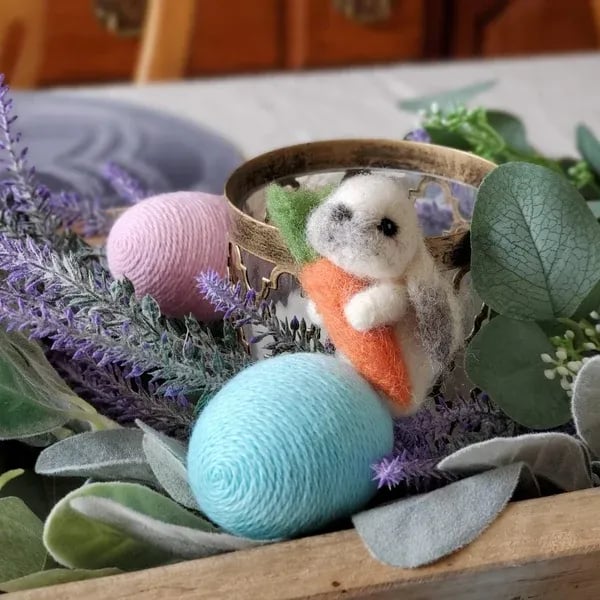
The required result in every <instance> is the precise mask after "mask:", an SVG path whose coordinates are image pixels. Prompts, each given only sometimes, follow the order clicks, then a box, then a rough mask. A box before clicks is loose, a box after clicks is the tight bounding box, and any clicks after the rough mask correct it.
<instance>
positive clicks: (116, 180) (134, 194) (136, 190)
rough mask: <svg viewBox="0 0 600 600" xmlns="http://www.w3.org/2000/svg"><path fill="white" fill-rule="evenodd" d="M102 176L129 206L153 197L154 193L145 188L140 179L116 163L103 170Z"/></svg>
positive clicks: (110, 163)
mask: <svg viewBox="0 0 600 600" xmlns="http://www.w3.org/2000/svg"><path fill="white" fill-rule="evenodd" d="M102 174H103V175H104V177H106V179H107V181H108V182H109V183H110V184H111V185H112V187H113V188H114V190H115V192H117V194H119V196H120V197H121V198H122V199H123V200H125V202H128V203H129V204H137V203H138V202H139V201H140V200H143V199H144V198H148V197H149V196H152V195H153V193H152V192H150V191H149V190H147V189H145V188H144V186H143V185H142V183H141V182H140V181H139V180H138V179H136V178H135V177H133V175H131V173H129V172H128V171H126V170H125V169H124V168H123V167H121V166H120V165H118V164H117V163H115V162H109V163H107V164H106V165H105V166H104V169H103V170H102Z"/></svg>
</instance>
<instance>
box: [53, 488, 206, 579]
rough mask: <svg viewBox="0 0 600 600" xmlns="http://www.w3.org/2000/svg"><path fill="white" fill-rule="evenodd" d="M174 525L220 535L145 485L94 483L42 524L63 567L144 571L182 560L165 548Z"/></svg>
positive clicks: (74, 494) (68, 498) (67, 498)
mask: <svg viewBox="0 0 600 600" xmlns="http://www.w3.org/2000/svg"><path fill="white" fill-rule="evenodd" d="M86 507H87V508H86ZM90 507H91V508H90ZM151 525H152V526H151ZM170 527H175V528H176V529H177V534H178V535H183V534H182V531H187V530H188V529H191V530H192V531H193V532H203V533H216V532H217V530H216V528H215V527H213V526H212V525H211V524H210V523H209V522H208V521H206V520H205V519H202V518H201V517H199V516H197V515H195V514H193V513H191V512H189V511H188V510H186V509H185V508H183V507H182V506H179V505H178V504H177V503H175V502H173V500H171V499H170V498H167V497H165V496H163V495H161V494H158V493H157V492H155V491H153V490H151V489H149V488H147V487H144V486H142V485H139V484H136V483H120V482H110V483H90V484H87V485H84V486H83V487H81V488H79V489H77V490H75V491H74V492H71V493H70V494H68V495H67V496H65V497H64V498H63V499H62V500H60V501H59V502H58V504H56V506H55V507H54V508H53V509H52V512H51V513H50V515H49V516H48V518H47V519H46V523H45V525H44V544H45V546H46V548H47V550H48V551H49V552H50V554H51V555H52V557H53V558H54V559H55V560H56V561H57V562H58V563H59V564H61V565H63V566H66V567H69V568H76V569H102V568H106V567H116V568H119V569H123V570H125V571H128V570H135V569H143V568H147V567H153V566H157V565H161V564H165V563H168V562H171V561H172V560H174V559H175V558H177V557H178V556H179V555H178V554H176V553H174V551H173V549H172V548H168V547H167V546H166V545H165V544H166V542H165V541H164V540H165V539H166V538H165V535H166V534H165V533H164V531H162V530H163V529H165V528H166V529H167V530H168V529H169V528H170ZM157 529H158V530H160V531H157ZM180 530H182V531H180ZM172 537H177V536H176V535H175V534H174V535H173V536H172ZM181 539H183V538H181ZM182 543H183V542H182Z"/></svg>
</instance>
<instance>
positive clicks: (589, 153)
mask: <svg viewBox="0 0 600 600" xmlns="http://www.w3.org/2000/svg"><path fill="white" fill-rule="evenodd" d="M575 137H576V140H577V150H579V153H580V154H581V156H582V157H583V158H584V159H585V160H586V161H587V162H588V164H589V165H590V167H592V169H593V171H594V172H595V173H596V175H598V177H600V141H599V140H598V138H597V137H596V136H595V135H594V133H593V132H592V130H591V129H590V128H589V127H586V126H585V125H578V126H577V129H576V131H575Z"/></svg>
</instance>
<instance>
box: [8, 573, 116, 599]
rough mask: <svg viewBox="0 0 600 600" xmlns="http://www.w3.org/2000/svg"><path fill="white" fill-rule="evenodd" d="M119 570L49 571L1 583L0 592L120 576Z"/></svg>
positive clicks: (20, 590)
mask: <svg viewBox="0 0 600 600" xmlns="http://www.w3.org/2000/svg"><path fill="white" fill-rule="evenodd" d="M119 573H121V571H119V569H96V570H89V569H49V570H47V571H38V572H37V573H31V574H30V575H24V576H23V577H19V578H17V579H11V580H10V581H5V582H4V583H0V592H9V593H10V592H22V591H24V590H32V589H36V588H42V587H48V586H51V585H58V584H59V583H71V582H73V581H84V580H86V579H97V578H99V577H108V576H109V575H118V574H119Z"/></svg>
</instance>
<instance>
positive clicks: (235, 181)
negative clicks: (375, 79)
mask: <svg viewBox="0 0 600 600" xmlns="http://www.w3.org/2000/svg"><path fill="white" fill-rule="evenodd" d="M495 167H496V165H495V164H494V163H492V162H490V161H488V160H486V159H484V158H481V157H479V156H476V155H474V154H471V153H469V152H464V151H462V150H456V149H454V148H447V147H445V146H437V145H435V144H424V143H419V142H412V141H406V140H392V139H385V138H371V139H358V138H356V139H337V140H322V141H317V142H307V143H303V144H295V145H291V146H285V147H282V148H277V149H275V150H271V151H269V152H265V153H263V154H260V155H258V156H255V157H254V158H251V159H250V160H248V161H246V162H245V163H243V164H242V165H240V166H239V167H238V168H237V169H235V171H233V173H232V174H231V175H230V176H229V178H228V180H227V182H226V184H225V198H226V199H227V202H228V209H229V213H230V217H231V221H232V227H231V234H230V236H231V240H232V242H233V243H235V244H237V245H239V246H240V247H241V248H243V249H244V250H246V251H248V252H251V253H252V254H254V255H256V256H258V257H259V258H262V259H263V260H267V261H269V262H271V263H274V264H277V265H279V266H280V267H282V268H283V269H285V270H286V271H289V272H290V273H294V272H295V270H296V264H295V262H294V260H293V259H292V257H291V256H290V254H289V251H288V250H287V247H286V246H285V244H284V243H283V240H282V239H281V237H280V235H279V232H278V230H277V228H276V227H274V226H272V225H269V224H267V223H264V222H262V221H259V220H258V219H255V218H254V217H251V216H250V215H248V214H246V213H245V212H244V211H243V210H242V209H241V208H240V207H241V205H242V204H243V202H244V201H245V200H246V199H247V198H248V197H249V196H250V194H251V193H253V192H254V191H256V190H257V189H259V188H261V187H263V186H265V185H268V184H269V183H272V182H273V181H275V180H278V179H281V178H283V177H290V178H294V177H301V176H303V175H307V174H310V173H316V172H319V171H321V172H327V171H332V170H337V171H339V170H344V169H353V168H354V169H360V168H394V169H398V170H406V171H415V172H419V173H423V174H425V175H431V176H435V177H445V178H447V179H451V180H454V181H457V182H461V183H465V184H467V185H472V186H474V187H478V186H479V185H480V183H481V182H482V180H483V178H484V177H485V176H486V175H487V174H488V173H489V172H490V171H492V170H493V169H494V168H495ZM468 236H469V232H468V231H466V230H462V231H459V232H456V233H452V234H448V235H444V236H432V237H428V238H427V240H426V241H427V245H428V247H429V249H430V251H431V252H432V254H434V256H436V258H439V259H440V261H441V262H442V263H445V264H446V265H447V266H461V265H459V264H457V262H458V263H464V260H459V261H456V260H455V258H454V254H455V253H454V252H453V250H456V249H458V250H459V251H460V252H462V254H464V247H465V245H467V243H468Z"/></svg>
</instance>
